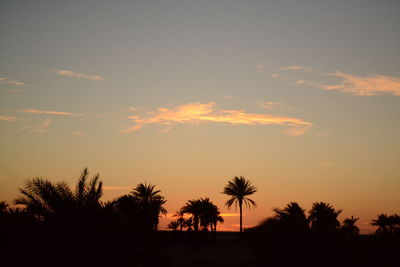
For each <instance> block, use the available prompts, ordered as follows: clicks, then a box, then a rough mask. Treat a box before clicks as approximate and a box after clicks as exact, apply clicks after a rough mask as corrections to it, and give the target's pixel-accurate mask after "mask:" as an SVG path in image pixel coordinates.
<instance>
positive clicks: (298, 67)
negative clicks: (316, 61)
mask: <svg viewBox="0 0 400 267" xmlns="http://www.w3.org/2000/svg"><path fill="white" fill-rule="evenodd" d="M280 70H301V71H312V69H311V68H307V67H304V66H297V65H293V66H287V67H282V68H280Z"/></svg>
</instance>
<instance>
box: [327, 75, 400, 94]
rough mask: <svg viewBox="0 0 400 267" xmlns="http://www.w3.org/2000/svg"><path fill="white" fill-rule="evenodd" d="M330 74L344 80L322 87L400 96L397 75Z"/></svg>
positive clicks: (356, 92) (399, 83) (399, 81)
mask: <svg viewBox="0 0 400 267" xmlns="http://www.w3.org/2000/svg"><path fill="white" fill-rule="evenodd" d="M328 75H330V76H335V77H339V78H341V79H342V80H341V81H340V82H339V84H336V85H321V86H320V88H321V89H324V90H338V91H341V92H344V93H348V94H353V95H360V96H373V95H378V94H392V95H396V96H400V78H397V77H391V76H384V75H372V76H355V75H351V74H348V73H343V72H335V73H332V74H328Z"/></svg>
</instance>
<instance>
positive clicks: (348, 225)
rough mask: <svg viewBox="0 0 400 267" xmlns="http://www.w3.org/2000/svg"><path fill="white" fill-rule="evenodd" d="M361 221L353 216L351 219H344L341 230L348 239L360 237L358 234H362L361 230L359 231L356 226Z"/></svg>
mask: <svg viewBox="0 0 400 267" xmlns="http://www.w3.org/2000/svg"><path fill="white" fill-rule="evenodd" d="M359 219H360V218H355V217H353V216H351V217H350V218H346V219H344V220H343V225H342V227H341V229H340V230H341V231H342V233H343V234H344V235H345V236H347V237H351V236H356V235H358V233H359V232H360V229H358V227H357V226H356V222H357V221H358V220H359Z"/></svg>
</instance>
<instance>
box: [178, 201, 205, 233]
mask: <svg viewBox="0 0 400 267" xmlns="http://www.w3.org/2000/svg"><path fill="white" fill-rule="evenodd" d="M180 212H181V213H188V214H191V218H192V221H193V228H194V231H195V232H198V231H199V223H200V216H201V214H202V206H201V202H200V201H199V200H195V199H193V200H189V201H188V202H186V204H185V206H183V207H182V208H181V210H180Z"/></svg>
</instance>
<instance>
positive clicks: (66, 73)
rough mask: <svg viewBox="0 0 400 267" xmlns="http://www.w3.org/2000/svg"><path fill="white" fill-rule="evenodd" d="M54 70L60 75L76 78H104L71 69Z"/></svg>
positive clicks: (98, 79) (99, 79)
mask: <svg viewBox="0 0 400 267" xmlns="http://www.w3.org/2000/svg"><path fill="white" fill-rule="evenodd" d="M54 72H55V73H57V74H58V75H60V76H65V77H70V78H76V79H86V80H91V81H101V80H104V77H103V76H101V75H92V74H85V73H79V72H74V71H72V70H54Z"/></svg>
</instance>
